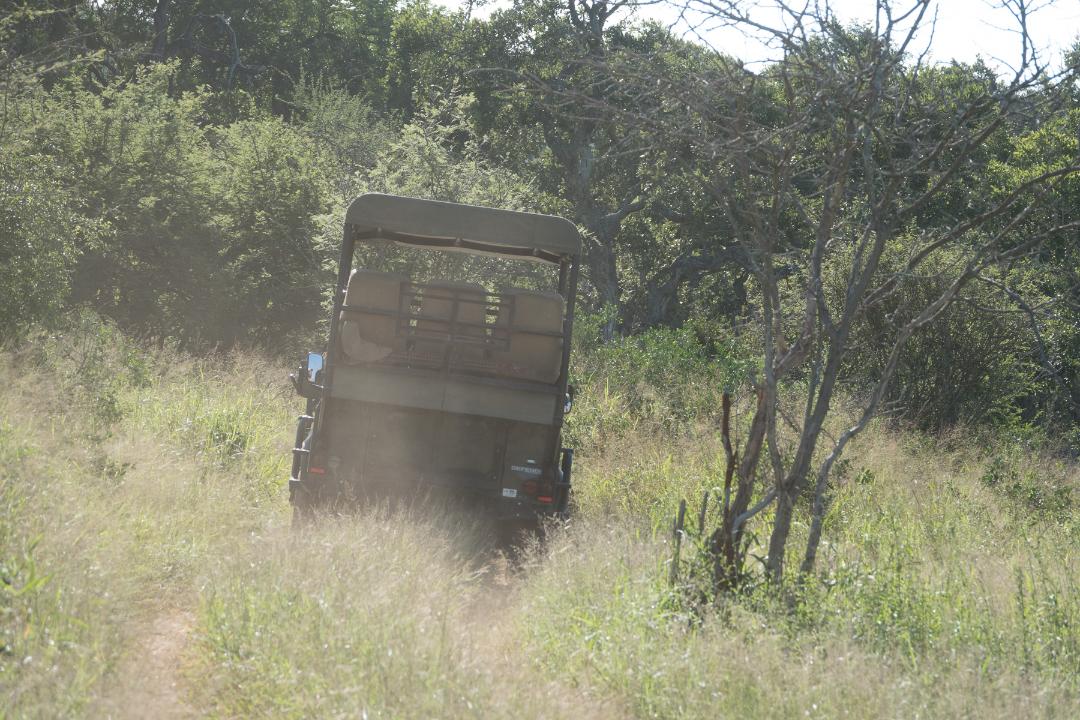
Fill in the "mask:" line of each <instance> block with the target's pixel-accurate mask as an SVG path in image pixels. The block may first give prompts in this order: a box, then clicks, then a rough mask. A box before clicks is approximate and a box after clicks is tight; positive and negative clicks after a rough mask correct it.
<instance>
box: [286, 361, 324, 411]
mask: <svg viewBox="0 0 1080 720" xmlns="http://www.w3.org/2000/svg"><path fill="white" fill-rule="evenodd" d="M322 369H323V357H322V355H320V354H319V353H308V356H307V357H306V358H304V359H303V361H302V362H301V363H300V368H299V369H298V370H297V372H295V373H292V374H290V375H289V380H291V381H292V384H293V387H294V388H296V393H297V394H298V395H300V396H301V397H306V398H308V399H309V400H310V399H312V398H317V397H319V395H320V394H321V393H322V386H321V385H320V384H319V382H318V381H319V380H321V379H322V378H320V377H319V376H320V375H321V374H322Z"/></svg>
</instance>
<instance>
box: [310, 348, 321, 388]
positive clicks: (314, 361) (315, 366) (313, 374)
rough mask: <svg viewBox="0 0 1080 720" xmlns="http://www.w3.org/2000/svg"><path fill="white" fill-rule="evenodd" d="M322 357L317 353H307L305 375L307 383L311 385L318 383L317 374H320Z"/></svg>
mask: <svg viewBox="0 0 1080 720" xmlns="http://www.w3.org/2000/svg"><path fill="white" fill-rule="evenodd" d="M322 368H323V357H322V355H320V354H319V353H308V356H307V374H308V382H310V383H313V384H316V385H317V384H318V383H319V373H321V372H322Z"/></svg>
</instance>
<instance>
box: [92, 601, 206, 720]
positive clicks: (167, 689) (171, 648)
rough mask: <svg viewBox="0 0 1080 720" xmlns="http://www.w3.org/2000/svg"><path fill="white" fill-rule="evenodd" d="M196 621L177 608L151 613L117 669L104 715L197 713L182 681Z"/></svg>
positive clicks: (171, 718) (167, 718)
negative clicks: (185, 659)
mask: <svg viewBox="0 0 1080 720" xmlns="http://www.w3.org/2000/svg"><path fill="white" fill-rule="evenodd" d="M194 624H195V617H194V615H193V614H192V613H191V612H190V611H188V610H185V609H182V608H178V607H169V606H167V607H163V608H159V609H158V610H157V611H156V612H155V614H153V615H152V616H151V617H149V618H148V619H147V620H146V621H145V623H144V626H143V627H141V628H139V632H138V635H137V636H136V641H135V643H134V645H133V646H132V648H131V650H130V652H129V654H128V655H127V657H126V658H125V659H124V661H123V663H122V664H121V666H120V668H119V671H118V672H117V673H116V677H117V678H118V684H117V685H116V687H115V688H114V689H113V690H112V692H110V693H109V695H108V696H107V697H106V698H105V700H104V701H103V702H102V708H101V710H102V714H103V715H104V716H106V717H109V718H115V719H117V720H120V719H127V718H162V719H164V720H176V719H177V718H189V717H194V716H195V715H196V712H195V710H194V708H192V707H191V706H190V705H189V704H188V702H187V700H186V699H185V696H184V692H183V681H182V669H183V665H184V658H185V656H186V654H187V653H186V651H187V647H188V642H189V640H190V634H191V630H192V628H193V627H194Z"/></svg>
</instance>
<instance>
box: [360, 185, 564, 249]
mask: <svg viewBox="0 0 1080 720" xmlns="http://www.w3.org/2000/svg"><path fill="white" fill-rule="evenodd" d="M345 224H346V226H351V227H352V229H353V233H354V235H353V237H354V238H355V239H357V240H365V239H376V238H381V239H384V240H390V241H393V242H397V243H400V244H404V245H414V246H422V247H430V248H434V249H439V250H452V251H458V252H470V253H484V254H490V255H498V256H500V257H506V258H511V259H515V258H516V259H536V260H545V261H547V262H555V263H557V262H560V261H561V260H562V259H564V258H567V257H569V258H576V257H578V256H579V255H580V254H581V236H580V235H579V234H578V230H577V227H575V226H574V224H573V223H571V222H570V221H569V220H566V219H564V218H561V217H555V216H553V215H540V214H537V213H527V212H515V211H512V210H495V209H493V208H486V207H479V206H476V205H462V204H459V203H449V202H441V201H438V200H420V199H418V198H408V197H400V196H398V195H383V194H381V193H366V194H364V195H361V196H360V197H358V198H356V199H355V200H353V202H352V204H351V205H350V206H349V210H348V212H347V213H346V214H345Z"/></svg>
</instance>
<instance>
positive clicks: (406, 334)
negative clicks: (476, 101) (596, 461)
mask: <svg viewBox="0 0 1080 720" xmlns="http://www.w3.org/2000/svg"><path fill="white" fill-rule="evenodd" d="M380 243H381V244H388V245H395V246H398V247H408V248H417V249H423V250H426V251H431V252H437V253H469V254H473V255H486V256H494V257H498V258H502V259H504V260H510V261H521V262H531V263H540V264H541V266H542V268H544V273H543V274H544V275H545V276H546V277H547V279H548V281H549V283H550V284H551V285H552V286H554V287H556V288H557V291H555V292H551V291H547V292H544V291H538V290H534V289H526V288H520V287H502V288H499V289H493V288H489V287H483V286H481V285H479V284H475V283H464V282H451V281H447V280H442V279H436V280H429V281H427V282H421V281H414V280H413V279H411V278H410V277H408V276H406V275H404V274H399V273H392V272H381V271H375V270H370V269H364V268H359V269H354V268H353V263H354V256H355V255H356V253H357V251H358V250H360V249H361V248H363V247H364V246H365V244H380ZM366 249H367V250H368V251H369V252H370V251H373V248H371V247H370V246H368V247H367V248H366ZM580 257H581V239H580V236H579V235H578V232H577V228H576V227H575V226H574V225H573V224H571V223H570V222H568V221H567V220H564V219H562V218H559V217H552V216H548V215H538V214H533V213H522V212H510V211H506V210H494V209H490V208H484V207H475V206H469V205H460V204H455V203H446V202H436V201H431V200H417V199H413V198H405V197H396V196H392V195H380V194H367V195H362V196H360V197H359V198H357V199H356V200H355V201H353V203H352V205H351V206H350V207H349V209H348V212H347V214H346V217H345V235H344V239H343V241H342V247H341V260H340V266H339V269H338V276H337V286H336V288H335V293H334V304H333V311H332V315H331V322H330V334H329V340H328V343H327V346H326V350H325V352H324V353H310V354H309V355H308V357H307V359H306V360H305V361H304V362H303V363H302V364H301V366H300V370H299V372H298V373H297V374H296V375H294V376H292V377H293V383H294V385H295V386H296V389H297V391H298V392H299V393H300V394H301V395H302V396H304V397H305V398H307V412H305V414H304V415H302V416H301V417H300V418H299V424H298V427H297V431H296V446H295V449H294V450H293V464H292V477H291V479H290V481H289V498H290V501H291V502H292V505H293V508H294V511H293V512H294V519H296V520H297V521H300V520H302V519H303V518H304V517H306V514H307V513H308V512H309V511H311V510H314V509H316V508H319V507H326V506H330V505H334V504H344V503H348V502H355V501H357V500H363V499H365V498H380V497H385V496H396V497H399V496H401V495H402V494H403V493H413V492H416V491H421V492H425V491H427V490H428V489H441V490H445V491H447V492H449V493H450V494H451V495H452V496H455V497H460V498H461V499H462V500H463V501H464V502H466V503H468V504H469V505H470V506H475V507H477V508H479V509H480V510H481V511H482V512H485V513H489V514H491V515H492V517H493V518H494V519H496V520H497V521H501V523H502V525H503V527H508V526H510V527H512V526H514V524H517V526H518V527H522V526H526V527H528V526H530V525H532V526H535V524H536V523H537V521H538V520H539V519H540V518H542V517H543V516H545V515H555V514H562V513H566V511H567V503H568V500H569V497H570V475H571V469H572V466H573V457H574V456H573V451H572V450H571V449H569V448H564V447H562V443H561V436H562V425H563V418H564V415H565V414H566V413H567V412H568V411H569V410H570V405H571V402H572V394H573V393H572V389H570V388H568V386H567V367H568V365H569V360H570V335H571V329H572V327H573V322H574V299H575V295H576V292H577V282H578V271H579V262H580ZM513 264H514V265H515V266H516V262H515V263H513ZM556 273H557V284H555V282H554V281H555V280H556V277H555V276H556Z"/></svg>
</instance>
